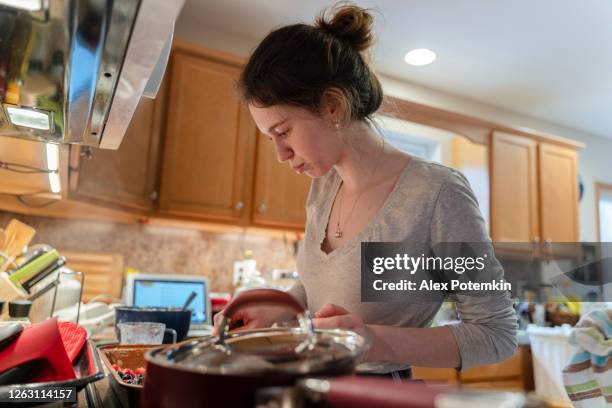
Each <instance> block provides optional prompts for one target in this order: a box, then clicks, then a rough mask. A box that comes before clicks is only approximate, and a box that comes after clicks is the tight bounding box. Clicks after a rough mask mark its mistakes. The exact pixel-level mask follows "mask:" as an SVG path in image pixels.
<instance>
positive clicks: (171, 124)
mask: <svg viewBox="0 0 612 408" xmlns="http://www.w3.org/2000/svg"><path fill="white" fill-rule="evenodd" d="M170 69H171V72H170V90H169V97H168V115H167V126H166V136H165V152H164V161H163V170H162V180H161V192H160V205H159V209H160V212H161V213H163V214H167V215H172V216H179V217H190V218H191V217H193V218H200V219H207V220H213V221H223V222H233V223H246V222H248V216H249V209H250V204H251V203H250V195H251V191H252V190H251V188H252V186H251V184H252V173H253V165H254V145H255V133H256V128H255V124H254V123H253V121H252V120H251V118H250V115H249V112H248V110H247V108H246V107H245V106H244V105H243V104H242V103H241V102H240V100H239V98H238V97H237V90H236V81H237V79H238V76H239V74H240V65H239V64H237V63H233V62H229V61H223V60H220V59H216V58H212V57H211V58H207V57H206V56H204V55H192V54H190V53H183V52H180V51H175V52H173V55H172V61H171V67H170Z"/></svg>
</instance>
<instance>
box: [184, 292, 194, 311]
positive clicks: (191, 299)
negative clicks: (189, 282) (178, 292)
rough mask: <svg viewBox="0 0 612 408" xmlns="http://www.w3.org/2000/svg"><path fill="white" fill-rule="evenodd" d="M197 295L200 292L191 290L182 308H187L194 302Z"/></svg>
mask: <svg viewBox="0 0 612 408" xmlns="http://www.w3.org/2000/svg"><path fill="white" fill-rule="evenodd" d="M196 296H198V294H197V293H196V292H195V291H193V292H191V294H190V295H189V297H188V298H187V300H186V301H185V304H184V305H183V307H182V309H181V310H187V307H188V306H189V305H190V304H191V302H193V299H195V298H196Z"/></svg>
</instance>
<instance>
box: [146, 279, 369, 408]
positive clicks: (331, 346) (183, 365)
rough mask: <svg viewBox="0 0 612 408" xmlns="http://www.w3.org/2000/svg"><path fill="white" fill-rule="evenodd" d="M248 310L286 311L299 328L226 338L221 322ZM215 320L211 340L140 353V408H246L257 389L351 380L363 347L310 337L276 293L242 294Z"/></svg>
mask: <svg viewBox="0 0 612 408" xmlns="http://www.w3.org/2000/svg"><path fill="white" fill-rule="evenodd" d="M253 304H273V305H286V306H288V307H290V308H291V309H293V310H294V311H295V312H296V314H297V317H298V321H299V322H300V327H297V328H296V327H287V328H269V329H261V330H249V331H243V332H239V333H232V332H228V320H231V319H232V317H233V316H234V315H235V314H236V312H237V311H238V310H240V309H241V308H243V307H245V306H247V305H253ZM223 315H224V318H223V320H222V322H221V323H220V326H219V333H220V334H219V335H218V336H206V337H202V338H199V339H196V340H192V341H186V342H183V343H180V344H177V345H176V346H171V347H169V348H164V349H157V350H153V351H151V352H149V353H147V355H146V356H145V358H146V360H147V379H146V382H145V389H144V398H143V406H144V407H151V408H158V407H160V408H161V407H177V406H181V407H187V406H199V407H201V406H215V405H217V406H232V407H240V406H253V404H254V402H255V393H256V391H257V390H258V389H260V388H263V387H271V386H288V385H293V384H294V383H295V381H296V379H299V378H302V377H306V376H326V377H327V376H336V375H343V374H349V373H351V372H352V371H353V369H354V367H355V362H356V360H357V358H358V357H359V356H360V355H361V354H362V353H363V352H364V351H365V350H366V349H367V347H368V346H369V341H368V340H367V339H366V338H365V337H363V336H361V335H360V334H358V333H355V332H353V331H349V330H340V329H334V330H314V328H313V325H312V321H311V319H310V316H309V314H308V311H307V310H305V309H304V308H303V307H302V306H301V305H300V303H299V302H298V301H297V300H296V299H295V298H293V297H292V296H291V295H289V294H287V293H285V292H281V291H277V290H272V289H256V290H250V291H247V292H243V293H241V294H240V295H239V296H238V297H236V299H234V300H233V301H232V302H231V303H230V304H229V305H228V306H227V307H226V308H225V310H224V312H223Z"/></svg>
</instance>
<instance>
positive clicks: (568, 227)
mask: <svg viewBox="0 0 612 408" xmlns="http://www.w3.org/2000/svg"><path fill="white" fill-rule="evenodd" d="M539 161H540V172H539V175H540V200H541V224H542V238H543V239H544V240H545V241H546V242H576V241H578V235H579V232H578V169H577V161H578V160H577V154H576V151H575V150H574V149H570V148H566V147H561V146H555V145H550V144H546V143H540V146H539Z"/></svg>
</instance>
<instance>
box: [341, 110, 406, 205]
mask: <svg viewBox="0 0 612 408" xmlns="http://www.w3.org/2000/svg"><path fill="white" fill-rule="evenodd" d="M344 131H345V132H346V137H345V139H344V140H345V143H344V150H343V152H342V154H341V155H340V159H339V160H338V162H337V163H336V164H335V166H334V167H335V168H336V171H337V172H338V175H339V176H340V178H342V182H343V183H344V188H345V189H346V190H348V192H351V193H357V192H360V191H362V190H364V189H367V188H369V187H370V186H371V184H372V183H373V182H374V181H375V180H377V179H379V178H380V176H381V174H382V173H381V170H382V171H383V172H384V168H385V166H384V161H385V156H386V155H389V154H391V151H392V150H394V149H392V148H390V146H389V145H388V143H385V142H384V140H383V139H382V138H381V137H380V136H378V134H377V133H376V132H375V131H374V130H373V129H372V128H371V127H370V126H369V125H368V124H366V123H363V122H357V123H354V124H352V125H350V126H349V127H348V128H346V129H345V130H344Z"/></svg>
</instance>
